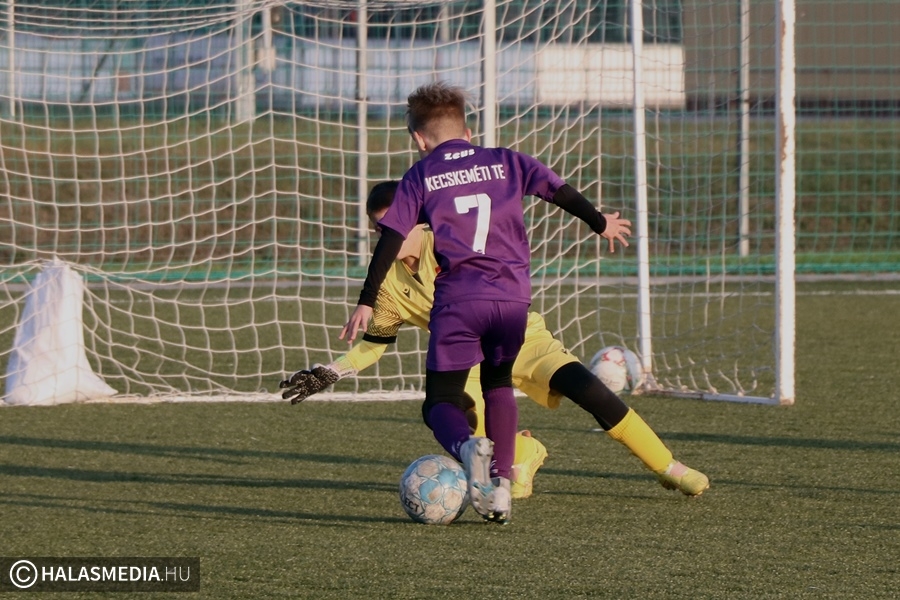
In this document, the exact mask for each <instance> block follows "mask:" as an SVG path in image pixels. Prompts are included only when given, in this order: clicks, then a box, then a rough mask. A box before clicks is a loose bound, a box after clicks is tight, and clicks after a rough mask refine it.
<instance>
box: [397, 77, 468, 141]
mask: <svg viewBox="0 0 900 600" xmlns="http://www.w3.org/2000/svg"><path fill="white" fill-rule="evenodd" d="M467 100H468V95H467V94H466V92H465V90H463V89H462V88H461V87H458V86H454V85H450V84H448V83H446V82H444V81H437V82H434V83H428V84H425V85H422V86H420V87H418V88H416V90H415V91H414V92H413V93H411V94H410V95H409V97H408V98H407V100H406V107H407V108H406V126H407V127H408V128H409V132H410V133H412V132H414V131H417V132H420V133H422V134H425V135H427V136H429V137H432V138H438V137H451V138H452V137H462V136H464V135H465V133H466V101H467Z"/></svg>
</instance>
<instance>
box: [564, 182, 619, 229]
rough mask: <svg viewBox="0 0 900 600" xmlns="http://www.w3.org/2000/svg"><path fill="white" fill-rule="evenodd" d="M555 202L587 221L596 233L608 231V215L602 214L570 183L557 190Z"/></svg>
mask: <svg viewBox="0 0 900 600" xmlns="http://www.w3.org/2000/svg"><path fill="white" fill-rule="evenodd" d="M553 204H555V205H557V206H558V207H560V208H561V209H563V210H564V211H566V212H567V213H569V214H570V215H573V216H576V217H578V218H579V219H581V220H582V221H584V222H585V223H587V224H588V226H589V227H590V228H591V229H593V230H594V233H598V234H600V233H603V232H604V231H606V217H604V216H603V215H601V214H600V211H598V210H597V209H596V208H594V205H593V204H591V203H590V201H589V200H588V199H587V198H585V197H584V196H582V195H581V192H579V191H578V190H576V189H575V188H573V187H572V186H571V185H569V184H568V183H565V184H563V186H562V187H561V188H559V189H558V190H556V193H555V194H554V195H553Z"/></svg>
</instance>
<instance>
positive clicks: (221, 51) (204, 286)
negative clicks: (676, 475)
mask: <svg viewBox="0 0 900 600" xmlns="http://www.w3.org/2000/svg"><path fill="white" fill-rule="evenodd" d="M761 4H766V7H767V10H769V11H770V15H769V17H766V16H765V15H763V13H762V12H760V11H761V10H762V9H761V8H759V7H754V8H753V9H752V10H750V9H748V10H747V12H748V14H747V15H746V16H747V18H748V21H747V23H744V24H742V23H741V20H740V18H739V15H738V11H736V10H735V3H734V2H733V0H711V1H708V2H704V3H700V2H695V1H693V0H678V1H676V0H671V1H669V0H652V1H651V0H643V2H642V1H641V0H634V1H633V2H627V1H624V0H616V1H614V0H578V1H576V2H569V1H567V2H554V1H551V2H546V1H540V0H478V1H474V0H463V1H458V0H449V1H441V2H438V1H434V2H431V1H425V2H422V1H416V2H413V1H410V0H324V1H322V2H315V3H313V2H306V1H299V2H289V3H288V2H271V1H268V0H267V1H266V2H262V0H227V1H226V0H222V1H214V2H207V3H204V4H203V5H202V6H200V5H196V4H194V3H190V2H187V1H185V2H183V3H166V4H165V5H156V4H154V3H132V2H118V3H113V4H110V3H103V2H99V1H94V0H49V1H48V0H44V1H41V2H38V1H37V0H16V2H15V3H12V2H9V3H6V4H5V5H4V10H3V11H2V14H3V15H4V16H3V20H2V27H3V29H2V31H0V105H2V106H3V107H8V108H9V109H8V110H4V111H2V115H0V239H2V240H3V241H2V243H0V338H2V339H0V365H2V368H0V374H3V373H6V375H5V377H6V378H7V379H8V378H9V376H10V375H9V373H8V365H9V362H10V361H9V359H10V355H11V352H12V345H13V338H14V335H15V330H16V327H17V324H18V321H19V317H20V315H21V313H22V306H23V305H24V303H25V301H26V299H27V296H28V294H29V285H28V284H29V282H30V281H32V280H33V279H34V277H35V276H36V275H37V274H38V273H39V272H40V271H41V270H42V269H43V267H44V266H45V264H46V261H48V260H50V259H51V258H53V257H59V259H60V260H62V261H64V262H65V264H67V265H69V267H70V268H72V269H73V270H75V271H77V272H78V273H79V275H81V276H82V277H83V279H84V282H85V285H84V290H85V291H84V293H85V309H84V312H85V315H84V328H85V336H84V341H83V343H84V345H85V350H86V354H87V357H88V359H89V361H90V363H91V366H92V368H93V369H94V371H95V372H96V373H97V374H98V375H99V376H100V377H102V378H103V380H104V381H106V382H107V383H108V384H109V385H110V386H111V387H112V388H114V389H116V390H118V391H119V398H134V399H163V400H165V399H179V400H180V399H195V400H209V399H219V400H222V399H226V400H233V399H240V400H248V401H249V400H277V399H279V397H278V395H277V392H278V390H277V386H278V382H279V380H280V379H281V378H282V377H283V375H285V374H288V373H290V372H292V371H294V370H296V369H300V368H305V367H307V366H310V365H312V364H314V363H317V362H318V363H327V362H330V361H331V360H334V359H335V358H336V357H337V356H338V355H340V354H341V353H343V352H344V351H346V349H347V346H346V344H345V343H344V342H341V341H340V340H338V339H337V336H338V333H339V331H340V329H341V326H342V325H343V323H344V322H345V321H346V319H347V317H348V315H349V313H350V310H351V309H352V306H353V305H354V304H355V301H356V299H357V297H358V293H359V290H360V288H361V285H362V281H363V278H364V277H365V273H364V268H365V265H366V264H367V263H368V257H369V256H368V253H369V252H370V249H371V247H372V241H373V240H374V238H373V237H371V236H372V235H373V234H372V233H371V232H370V231H369V226H368V224H367V222H366V221H365V212H364V208H363V207H364V201H365V194H366V193H367V190H368V188H369V187H370V186H371V185H372V184H374V183H376V182H378V181H381V180H385V179H398V178H400V177H401V176H402V175H403V173H404V172H405V171H406V169H407V168H409V166H410V165H411V164H412V163H413V162H414V160H415V159H416V155H415V153H414V151H413V148H412V146H411V144H410V141H409V136H408V134H407V132H406V126H405V122H404V110H405V100H406V96H407V95H408V93H409V92H410V91H412V89H414V88H415V87H416V86H417V85H419V84H421V83H425V82H427V81H431V80H436V79H440V80H447V81H451V82H453V83H456V84H459V85H462V86H463V87H465V88H466V89H467V90H468V91H469V92H470V95H471V97H472V100H473V106H472V113H471V122H470V126H471V128H472V130H473V133H474V134H475V139H476V143H480V144H486V145H494V144H497V145H503V146H508V147H511V148H514V149H516V150H520V151H522V152H525V153H528V154H531V155H534V156H536V157H538V158H539V159H541V160H542V161H543V162H545V163H546V164H548V165H550V166H551V167H552V168H554V170H556V171H557V172H558V173H559V174H560V175H561V176H562V177H563V178H564V179H565V180H566V181H568V182H569V183H571V184H572V185H573V186H574V187H576V188H577V189H580V190H583V191H584V192H585V194H586V196H588V197H589V198H590V199H591V200H593V201H595V202H596V203H597V206H598V208H600V209H601V210H603V211H604V212H612V211H617V210H618V211H621V212H622V213H623V214H624V216H626V217H628V218H630V219H631V220H632V221H633V222H634V223H635V224H636V238H635V240H634V244H633V245H632V247H631V248H629V249H627V250H626V251H624V252H616V253H615V254H609V253H608V252H607V251H606V249H605V246H604V245H603V244H601V243H600V240H598V238H597V236H595V235H594V234H593V233H592V232H590V231H589V230H588V229H587V228H586V227H582V226H580V225H579V224H578V223H577V222H576V221H575V220H574V219H573V218H572V217H571V216H569V215H567V214H565V213H562V211H559V210H557V209H555V208H554V207H552V206H550V205H548V204H547V203H545V202H542V201H539V200H537V199H534V198H528V199H526V200H525V205H526V219H527V225H528V227H529V231H530V236H531V243H532V251H533V253H532V256H533V265H532V272H533V293H534V302H533V310H535V311H537V312H539V313H541V314H542V315H543V316H544V317H545V320H546V322H547V325H548V327H549V328H550V329H551V331H553V332H554V334H555V335H557V336H558V337H559V339H561V340H562V341H563V342H564V343H565V344H566V346H567V347H568V348H569V349H570V351H571V352H573V353H574V354H575V355H577V356H579V357H580V358H581V359H582V360H583V361H584V362H585V363H587V362H589V361H590V359H591V358H592V356H593V355H594V354H595V353H596V352H597V351H598V350H599V349H601V348H603V347H605V346H608V345H613V344H616V345H624V346H626V347H629V348H631V349H632V350H634V351H635V352H636V353H637V354H638V355H639V356H640V357H641V359H642V361H643V364H644V367H645V369H646V371H647V373H648V375H649V376H650V382H651V384H650V385H648V387H647V389H646V391H647V392H652V393H655V394H664V395H673V396H687V397H697V398H702V399H722V400H737V401H743V402H762V403H771V404H779V403H780V404H790V403H792V402H793V399H794V390H793V352H794V347H793V343H794V340H793V321H792V319H793V294H794V289H793V276H794V272H793V271H794V251H795V250H794V239H793V236H794V235H795V231H794V230H793V227H794V210H795V209H794V206H793V203H794V197H793V191H794V180H793V178H794V173H795V167H794V164H793V160H794V157H793V155H794V148H793V145H794V143H795V142H794V134H795V132H794V128H795V127H796V123H795V120H794V118H793V110H794V101H793V96H792V94H793V91H792V88H791V87H790V86H791V81H790V78H791V77H792V76H793V73H792V72H791V71H792V69H793V67H792V64H793V54H792V51H793V41H792V35H793V34H792V28H793V10H794V8H793V1H792V0H782V1H780V2H775V1H774V0H773V2H771V3H761ZM776 11H777V13H776ZM771 14H778V15H779V17H778V19H776V20H774V21H773V20H772V19H771V18H770V17H771ZM776 25H777V28H776ZM743 28H746V29H749V34H748V35H749V37H750V43H752V45H753V52H741V51H740V48H739V45H740V44H739V43H738V42H736V38H739V37H742V36H739V35H736V34H735V36H731V35H723V33H722V32H723V30H724V29H727V30H728V31H737V32H739V31H741V30H742V29H743ZM740 56H744V59H735V57H740ZM747 56H749V57H751V59H752V60H753V61H754V64H753V69H752V70H751V71H750V75H748V76H746V77H741V78H740V79H741V81H742V82H743V83H737V82H733V81H732V79H733V77H732V76H733V74H735V73H739V72H741V69H738V68H735V67H736V66H738V65H735V64H734V61H735V60H738V61H740V60H748V59H747ZM773 74H775V75H773ZM783 75H784V77H782V76H783ZM776 79H777V89H776V86H773V83H774V82H775V81H776ZM738 88H740V89H738ZM740 98H744V99H745V100H744V101H743V102H739V101H736V100H737V99H740ZM748 99H752V102H753V103H754V108H753V110H752V111H750V112H749V114H748V110H747V108H746V106H747V103H748V102H750V100H748ZM741 106H744V109H743V110H742V109H741ZM742 123H743V125H742ZM741 140H743V141H741ZM742 195H744V200H742V199H741V198H742ZM748 224H749V227H748ZM887 250H888V251H892V246H889V247H888V248H887ZM426 345H427V333H425V332H421V331H418V330H415V329H413V328H405V329H404V330H402V331H401V334H400V339H399V340H398V343H397V345H396V346H394V347H392V348H391V349H390V350H389V352H388V353H387V354H386V355H385V357H384V358H383V359H382V360H381V361H380V363H379V364H378V365H377V366H375V367H372V368H370V369H368V370H366V371H363V372H362V373H360V374H359V376H358V377H356V378H352V379H348V380H345V381H341V382H339V383H338V384H336V385H335V386H334V389H333V390H330V391H329V392H328V393H326V394H322V395H320V396H319V398H321V399H359V398H363V399H398V398H408V397H419V396H421V395H422V389H423V383H424V378H423V372H424V368H423V364H424V351H425V348H426ZM7 379H5V380H4V381H6V380H7Z"/></svg>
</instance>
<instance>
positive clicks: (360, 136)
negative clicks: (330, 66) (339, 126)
mask: <svg viewBox="0 0 900 600" xmlns="http://www.w3.org/2000/svg"><path fill="white" fill-rule="evenodd" d="M356 14H357V19H356V128H357V135H356V144H357V146H356V154H357V157H358V158H357V161H356V165H357V166H356V181H357V194H358V198H359V203H358V204H357V210H356V215H357V243H356V251H357V253H358V256H359V265H360V266H363V267H364V266H366V265H367V264H369V221H368V215H367V214H366V196H367V195H368V188H369V182H368V174H369V130H368V124H367V122H366V121H367V115H368V110H369V103H368V102H369V100H368V95H369V91H368V79H367V69H368V64H369V58H368V56H369V55H368V50H369V33H368V21H369V12H368V7H367V5H366V0H360V2H359V9H358V10H357V12H356Z"/></svg>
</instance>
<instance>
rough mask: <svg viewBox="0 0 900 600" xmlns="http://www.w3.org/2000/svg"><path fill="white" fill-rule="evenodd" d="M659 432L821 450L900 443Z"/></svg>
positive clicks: (890, 447)
mask: <svg viewBox="0 0 900 600" xmlns="http://www.w3.org/2000/svg"><path fill="white" fill-rule="evenodd" d="M657 433H659V437H660V438H662V439H663V441H667V440H678V441H685V442H705V443H710V444H727V445H737V446H769V447H772V446H779V447H784V448H813V449H821V450H854V451H860V452H898V451H900V443H896V442H861V441H857V440H829V439H821V438H794V437H766V436H742V435H730V434H729V435H724V434H714V433H686V432H679V433H663V432H657Z"/></svg>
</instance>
